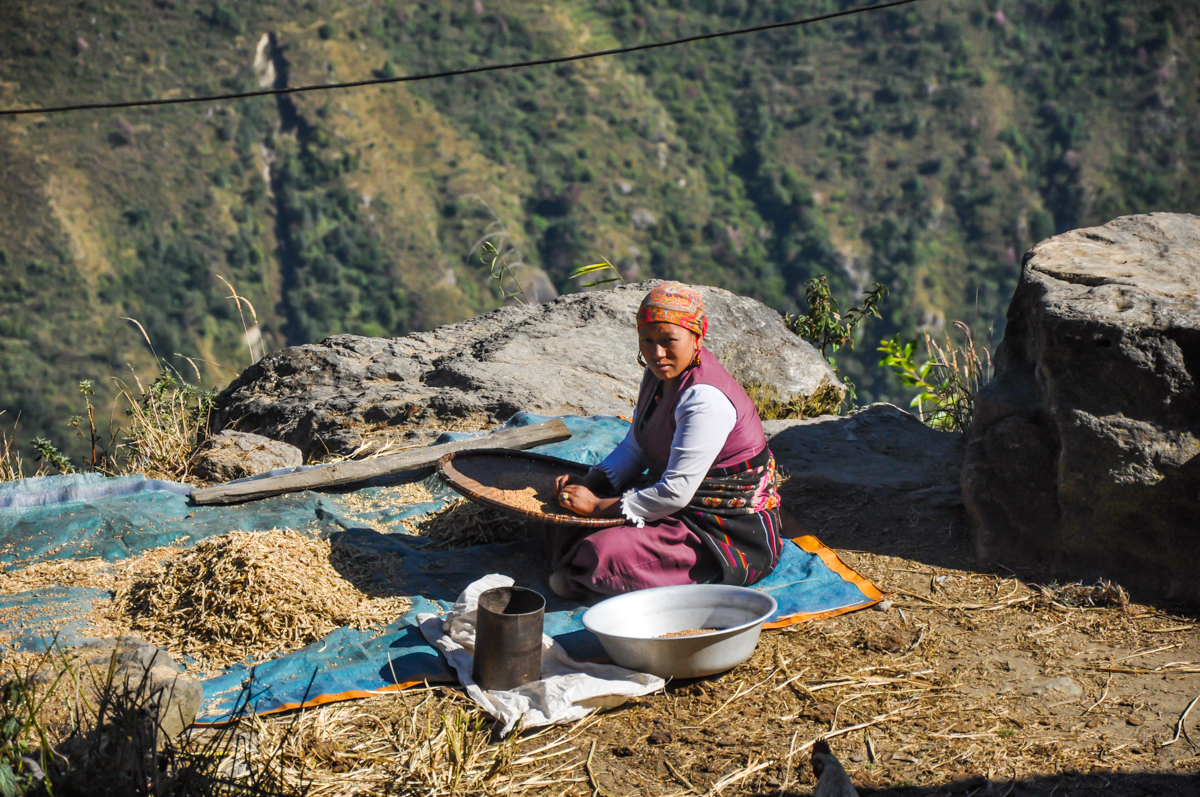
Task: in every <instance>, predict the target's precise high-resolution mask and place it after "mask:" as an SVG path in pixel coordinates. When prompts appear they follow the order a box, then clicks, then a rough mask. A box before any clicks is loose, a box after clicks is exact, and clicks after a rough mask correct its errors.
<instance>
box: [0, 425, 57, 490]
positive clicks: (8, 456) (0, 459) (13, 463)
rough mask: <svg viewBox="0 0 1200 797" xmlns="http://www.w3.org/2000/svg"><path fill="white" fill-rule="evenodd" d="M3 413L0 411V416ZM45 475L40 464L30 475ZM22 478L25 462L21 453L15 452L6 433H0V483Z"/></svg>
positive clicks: (11, 441) (45, 472) (12, 443)
mask: <svg viewBox="0 0 1200 797" xmlns="http://www.w3.org/2000/svg"><path fill="white" fill-rule="evenodd" d="M4 413H5V410H0V415H3V414H4ZM46 474H47V470H46V466H45V464H44V463H41V464H39V465H38V469H37V470H36V471H35V472H34V473H32V474H31V475H32V476H45V475H46ZM24 478H25V462H24V461H23V460H22V459H21V452H20V451H18V450H17V448H16V446H15V444H14V442H13V440H12V438H10V437H9V436H8V433H7V432H0V482H11V481H16V480H17V479H24Z"/></svg>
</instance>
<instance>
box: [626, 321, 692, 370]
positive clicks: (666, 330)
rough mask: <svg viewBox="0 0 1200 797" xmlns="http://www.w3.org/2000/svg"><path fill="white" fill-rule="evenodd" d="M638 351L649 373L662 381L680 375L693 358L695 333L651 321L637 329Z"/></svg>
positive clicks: (663, 322) (661, 322)
mask: <svg viewBox="0 0 1200 797" xmlns="http://www.w3.org/2000/svg"><path fill="white" fill-rule="evenodd" d="M638 348H639V349H640V350H641V352H642V358H643V359H645V361H646V364H647V365H649V366H650V373H652V374H654V375H655V376H656V377H658V378H659V379H661V380H663V381H664V382H665V381H667V380H668V379H674V378H675V377H677V376H679V375H680V374H681V373H683V371H684V369H686V368H687V367H688V366H689V365H690V364H691V362H692V360H693V359H694V358H695V357H696V351H697V349H698V348H699V342H698V341H697V340H696V336H695V334H694V333H693V332H692V331H691V330H689V329H684V328H683V327H681V326H679V325H678V324H668V323H667V322H666V321H654V322H652V323H649V324H642V325H641V326H640V327H638Z"/></svg>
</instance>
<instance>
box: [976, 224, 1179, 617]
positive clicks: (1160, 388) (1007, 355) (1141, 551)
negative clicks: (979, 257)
mask: <svg viewBox="0 0 1200 797" xmlns="http://www.w3.org/2000/svg"><path fill="white" fill-rule="evenodd" d="M1198 378H1200V218H1197V217H1196V216H1189V215H1181V214H1168V213H1154V214H1150V215H1146V216H1127V217H1123V218H1119V219H1116V220H1114V221H1112V222H1109V223H1108V224H1106V225H1104V226H1102V227H1093V228H1089V229H1082V230H1074V231H1072V232H1069V233H1065V234H1063V235H1059V236H1056V237H1054V238H1050V239H1048V240H1046V241H1043V242H1042V243H1040V244H1038V245H1037V246H1035V247H1034V248H1033V249H1032V250H1031V251H1030V252H1029V253H1028V254H1027V255H1026V256H1025V264H1024V268H1023V270H1022V273H1021V280H1020V283H1019V284H1018V286H1017V290H1016V293H1015V294H1014V296H1013V300H1012V304H1011V306H1010V307H1009V310H1008V325H1007V328H1006V329H1005V333H1004V340H1003V342H1002V343H1001V344H1000V347H999V349H998V350H997V353H996V376H995V378H994V379H993V380H992V382H991V383H990V384H988V385H987V386H986V387H985V388H983V390H981V391H980V393H979V395H978V397H977V402H976V408H975V419H974V424H973V426H972V429H971V434H970V442H969V445H968V449H967V454H966V460H965V463H964V467H963V473H962V486H963V495H964V500H965V503H966V508H967V511H968V513H969V515H970V518H971V522H972V525H973V528H974V534H975V543H976V550H977V554H978V556H979V558H980V560H981V561H983V562H1001V563H1003V564H1005V565H1007V566H1010V567H1016V566H1021V565H1026V566H1041V567H1044V568H1046V569H1047V570H1048V571H1050V572H1052V573H1053V574H1055V575H1058V576H1061V577H1067V578H1072V579H1084V580H1091V579H1094V578H1098V577H1104V578H1108V579H1115V580H1118V581H1120V582H1121V583H1123V584H1125V585H1126V586H1128V587H1132V588H1134V589H1135V590H1136V591H1138V592H1140V594H1141V596H1143V597H1144V598H1151V599H1153V598H1167V599H1179V600H1184V601H1187V602H1190V603H1198V602H1200V581H1197V579H1196V572H1197V570H1198V569H1200V545H1197V533H1198V530H1200V525H1198V521H1200V457H1198V456H1197V454H1200V440H1198V438H1200V392H1198V390H1197V384H1196V382H1197V379H1198Z"/></svg>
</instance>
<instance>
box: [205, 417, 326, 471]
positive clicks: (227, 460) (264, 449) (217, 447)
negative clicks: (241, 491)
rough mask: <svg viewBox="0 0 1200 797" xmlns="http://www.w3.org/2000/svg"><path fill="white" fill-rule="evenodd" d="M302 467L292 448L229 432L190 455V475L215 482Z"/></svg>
mask: <svg viewBox="0 0 1200 797" xmlns="http://www.w3.org/2000/svg"><path fill="white" fill-rule="evenodd" d="M303 464H304V455H303V454H301V453H300V449H298V448H296V447H295V446H292V445H288V444H287V443H281V442H279V441H278V440H272V439H271V438H269V437H263V436H262V435H259V434H253V433H251V432H235V431H233V430H232V429H226V430H225V431H223V432H221V433H219V434H216V435H213V436H212V437H210V438H208V439H207V440H205V441H204V443H203V444H202V445H201V446H200V448H199V449H197V451H196V453H195V454H193V455H192V474H193V475H195V476H198V477H200V478H201V479H208V480H209V481H214V482H227V481H232V480H234V479H242V478H245V477H247V476H254V475H257V474H259V473H266V472H267V471H269V470H274V469H276V468H294V467H296V466H298V465H303Z"/></svg>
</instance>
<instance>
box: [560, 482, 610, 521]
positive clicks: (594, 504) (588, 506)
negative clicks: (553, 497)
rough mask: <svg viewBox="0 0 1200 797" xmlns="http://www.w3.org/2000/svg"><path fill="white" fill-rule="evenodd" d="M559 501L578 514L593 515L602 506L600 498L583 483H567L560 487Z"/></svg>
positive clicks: (564, 506)
mask: <svg viewBox="0 0 1200 797" xmlns="http://www.w3.org/2000/svg"><path fill="white" fill-rule="evenodd" d="M558 503H559V505H560V506H561V507H563V508H564V509H569V510H571V511H572V512H574V513H575V514H576V515H582V516H583V517H591V516H592V515H593V514H595V512H596V509H597V508H598V507H599V506H600V499H599V498H597V497H596V494H595V493H593V492H592V491H591V490H589V489H588V488H587V487H585V486H583V485H582V484H565V485H562V486H560V487H559V488H558Z"/></svg>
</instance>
